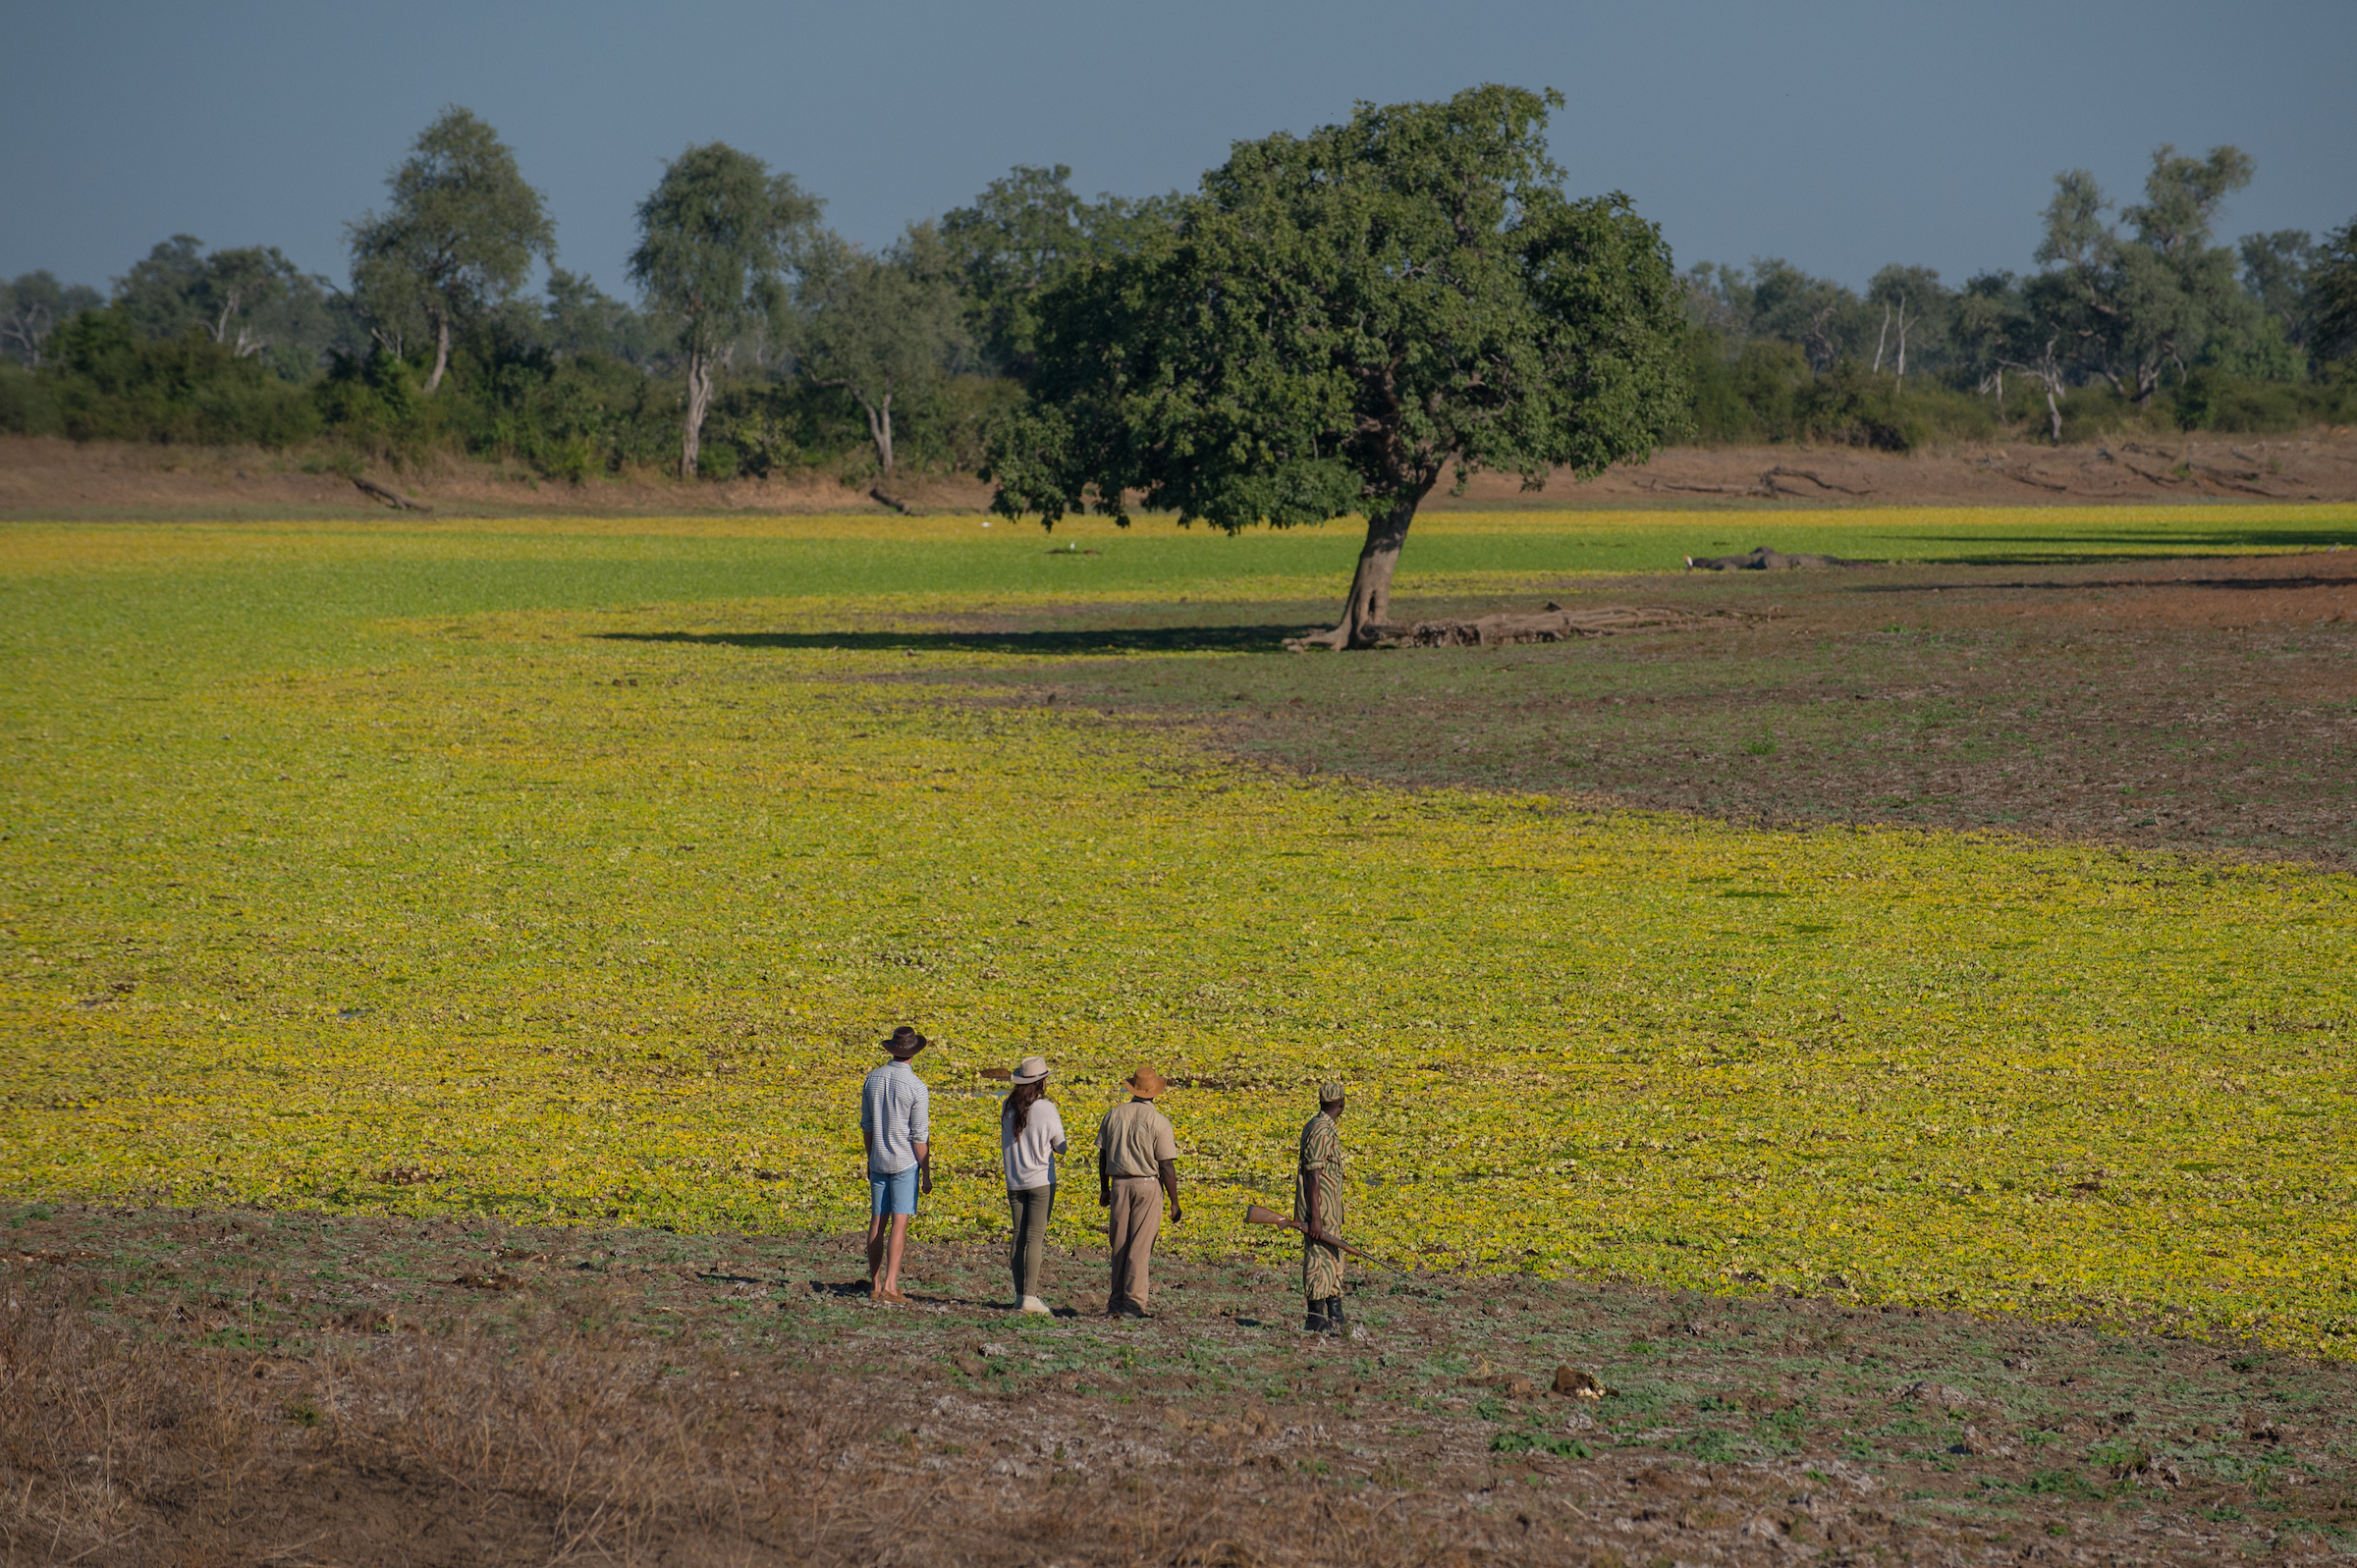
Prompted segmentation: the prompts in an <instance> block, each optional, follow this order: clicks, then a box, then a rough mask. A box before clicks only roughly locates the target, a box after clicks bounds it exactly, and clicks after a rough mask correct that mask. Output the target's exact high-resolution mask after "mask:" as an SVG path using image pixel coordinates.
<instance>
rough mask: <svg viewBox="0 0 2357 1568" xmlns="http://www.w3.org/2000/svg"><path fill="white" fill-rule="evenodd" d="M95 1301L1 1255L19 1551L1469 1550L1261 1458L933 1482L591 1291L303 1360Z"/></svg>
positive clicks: (140, 1554)
mask: <svg viewBox="0 0 2357 1568" xmlns="http://www.w3.org/2000/svg"><path fill="white" fill-rule="evenodd" d="M96 1295H97V1281H96V1279H95V1278H94V1277H93V1276H92V1275H91V1274H89V1273H86V1272H82V1271H77V1270H74V1269H71V1268H63V1269H60V1268H52V1267H47V1266H43V1265H39V1264H34V1265H31V1266H8V1267H0V1303H4V1308H0V1491H4V1493H5V1495H4V1496H0V1549H4V1550H5V1553H6V1560H8V1561H10V1562H17V1561H29V1562H51V1563H88V1564H92V1565H94V1568H106V1565H114V1564H143V1563H153V1562H180V1563H190V1564H207V1563H216V1562H219V1563H229V1562H290V1563H306V1562H307V1563H331V1562H377V1561H408V1562H412V1563H430V1562H511V1561H513V1562H574V1561H619V1562H653V1561H663V1562H683V1563H706V1562H710V1563H739V1562H792V1563H838V1562H846V1563H848V1562H859V1563H878V1564H890V1563H902V1562H908V1563H915V1562H924V1563H928V1564H932V1563H943V1562H959V1563H967V1564H988V1563H1001V1562H1005V1563H1016V1562H1033V1561H1043V1560H1054V1559H1056V1558H1057V1557H1060V1556H1061V1557H1064V1558H1067V1559H1069V1560H1071V1561H1075V1562H1079V1561H1086V1562H1124V1563H1147V1562H1151V1563H1170V1564H1198V1565H1204V1568H1211V1565H1231V1568H1233V1565H1242V1564H1253V1563H1265V1564H1280V1563H1284V1564H1292V1563H1299V1564H1318V1563H1329V1562H1331V1563H1360V1564H1394V1563H1397V1564H1403V1565H1404V1564H1421V1563H1427V1562H1432V1561H1436V1560H1448V1559H1449V1557H1450V1555H1451V1550H1454V1549H1455V1548H1451V1549H1450V1550H1443V1549H1441V1548H1440V1547H1439V1546H1438V1544H1437V1543H1436V1542H1434V1541H1431V1540H1429V1539H1427V1536H1428V1532H1420V1531H1419V1530H1418V1529H1417V1528H1416V1526H1415V1522H1414V1521H1412V1520H1410V1519H1407V1518H1403V1517H1398V1516H1396V1515H1395V1514H1394V1513H1393V1512H1392V1511H1391V1510H1389V1509H1387V1508H1386V1507H1385V1506H1382V1505H1374V1506H1370V1505H1367V1504H1364V1503H1361V1502H1359V1501H1356V1500H1354V1499H1351V1498H1347V1497H1340V1496H1336V1495H1333V1494H1332V1492H1331V1491H1330V1490H1329V1489H1327V1488H1321V1487H1315V1486H1310V1485H1306V1484H1304V1483H1301V1482H1298V1481H1295V1480H1293V1479H1291V1478H1287V1477H1283V1476H1279V1475H1274V1474H1272V1475H1268V1476H1266V1477H1261V1476H1246V1477H1245V1478H1244V1479H1245V1481H1246V1483H1247V1485H1246V1487H1243V1488H1240V1489H1239V1488H1237V1487H1204V1486H1202V1485H1201V1484H1200V1482H1198V1481H1189V1480H1183V1479H1181V1478H1178V1477H1172V1478H1170V1479H1169V1482H1168V1483H1167V1484H1162V1483H1158V1482H1156V1481H1155V1480H1153V1479H1149V1478H1130V1479H1127V1480H1124V1481H1122V1482H1117V1483H1115V1484H1113V1485H1111V1486H1108V1487H1074V1486H1071V1485H1069V1483H1068V1484H1065V1485H1059V1484H1058V1483H1057V1481H1055V1480H1053V1479H1051V1480H1049V1481H1048V1482H1046V1483H1045V1484H1038V1483H1025V1482H1012V1483H1009V1484H1007V1485H1004V1486H994V1485H990V1484H984V1483H977V1482H976V1481H975V1480H973V1479H972V1478H970V1477H967V1478H961V1479H953V1478H948V1477H943V1478H938V1479H937V1478H933V1477H929V1476H928V1475H927V1474H926V1473H925V1472H924V1470H923V1469H922V1468H921V1461H918V1460H917V1445H916V1443H915V1442H914V1441H913V1440H911V1439H908V1438H906V1437H903V1438H902V1439H901V1441H900V1442H899V1443H898V1444H895V1443H892V1442H890V1441H887V1442H886V1443H884V1444H883V1445H882V1447H881V1452H882V1454H884V1455H886V1456H891V1455H895V1454H904V1455H905V1457H906V1458H907V1459H908V1460H910V1461H912V1463H907V1464H900V1463H894V1462H892V1461H891V1459H890V1458H885V1459H881V1460H880V1459H878V1458H877V1457H876V1456H875V1449H874V1445H872V1444H871V1443H870V1441H869V1439H872V1438H874V1437H875V1436H876V1435H877V1433H876V1431H875V1426H876V1424H875V1422H874V1421H873V1420H872V1419H869V1418H867V1417H864V1416H863V1415H862V1413H861V1412H862V1404H861V1402H860V1401H859V1400H858V1399H857V1398H856V1397H855V1390H854V1389H851V1388H850V1387H847V1386H846V1385H845V1384H844V1383H843V1382H841V1381H839V1380H836V1379H826V1378H820V1377H812V1376H807V1375H804V1376H793V1375H781V1374H779V1373H778V1372H776V1371H774V1370H770V1369H768V1368H767V1367H765V1366H764V1365H763V1364H762V1363H760V1362H757V1361H754V1360H751V1359H749V1358H745V1359H740V1358H733V1357H729V1356H725V1355H719V1354H712V1353H703V1354H695V1353H687V1352H681V1351H678V1350H676V1349H667V1348H665V1347H659V1346H656V1345H654V1344H651V1343H649V1342H647V1341H644V1340H639V1339H634V1338H632V1337H630V1335H629V1334H628V1333H627V1332H626V1331H623V1330H620V1329H601V1328H599V1327H597V1326H596V1325H595V1319H596V1318H597V1317H598V1316H599V1312H598V1308H599V1307H600V1305H601V1303H600V1302H598V1301H597V1300H596V1299H595V1298H594V1297H591V1298H582V1299H576V1300H574V1301H571V1302H569V1303H567V1304H565V1306H564V1307H563V1308H561V1309H558V1310H552V1311H550V1312H547V1313H545V1314H541V1315H538V1316H537V1317H536V1318H531V1319H525V1320H521V1321H518V1320H505V1321H502V1322H499V1323H493V1322H489V1321H485V1319H484V1318H483V1317H482V1316H480V1315H477V1314H462V1315H460V1316H458V1317H456V1318H453V1319H450V1320H445V1321H441V1322H437V1323H435V1324H433V1325H427V1326H426V1327H425V1328H424V1330H423V1331H393V1332H375V1333H370V1332H366V1331H364V1329H363V1331H360V1332H356V1333H354V1334H351V1335H348V1336H344V1337H342V1338H340V1339H336V1340H332V1341H328V1342H325V1343H323V1344H321V1345H320V1346H319V1348H317V1349H315V1350H313V1351H311V1352H309V1353H307V1354H302V1355H292V1356H291V1355H284V1354H266V1355H256V1354H255V1353H254V1352H252V1351H251V1350H247V1349H241V1348H239V1347H237V1346H235V1345H225V1344H218V1343H215V1344H191V1343H180V1342H171V1341H168V1340H167V1341H158V1340H155V1339H151V1338H135V1337H133V1336H132V1335H130V1334H128V1333H126V1332H124V1331H121V1330H117V1329H110V1328H107V1327H104V1326H100V1325H98V1324H97V1322H96V1321H95V1319H94V1316H93V1312H92V1308H93V1307H94V1306H95V1305H96V1304H97V1303H96V1299H95V1298H96ZM214 1305H215V1307H216V1308H217V1307H218V1306H220V1303H218V1302H216V1303H214ZM173 1316H174V1317H175V1319H176V1321H177V1322H178V1323H179V1324H180V1325H183V1326H185V1327H188V1328H191V1329H201V1328H203V1327H204V1326H205V1325H206V1324H207V1323H208V1322H215V1321H217V1320H208V1319H207V1318H205V1317H204V1316H203V1312H202V1309H201V1308H200V1309H199V1311H198V1312H196V1313H191V1312H189V1311H188V1309H187V1307H186V1305H184V1306H182V1307H180V1308H178V1309H176V1310H175V1313H174V1315H173ZM398 1326H399V1325H397V1329H398ZM225 1331H227V1330H224V1329H222V1328H220V1327H213V1328H211V1329H210V1330H209V1331H208V1332H205V1333H203V1334H202V1335H201V1336H200V1337H208V1338H214V1339H218V1338H220V1337H222V1335H223V1334H224V1332H225ZM683 1354H685V1355H687V1356H688V1357H689V1362H688V1364H686V1365H682V1364H681V1361H680V1359H679V1358H680V1357H681V1356H682V1355H683ZM1272 1492H1275V1493H1278V1494H1279V1495H1278V1496H1276V1497H1271V1495H1270V1494H1271V1493H1272ZM1272 1503H1274V1504H1275V1506H1272V1505H1271V1504H1272ZM1529 1528H1530V1526H1529V1525H1528V1524H1527V1523H1524V1524H1520V1525H1516V1526H1514V1530H1515V1533H1516V1534H1517V1535H1527V1533H1528V1530H1529ZM1457 1555H1459V1556H1461V1555H1462V1553H1461V1551H1458V1552H1457Z"/></svg>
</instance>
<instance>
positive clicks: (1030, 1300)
mask: <svg viewBox="0 0 2357 1568" xmlns="http://www.w3.org/2000/svg"><path fill="white" fill-rule="evenodd" d="M1022 1310H1023V1311H1024V1312H1036V1313H1038V1314H1039V1315H1040V1316H1041V1317H1043V1318H1045V1317H1048V1316H1051V1314H1050V1313H1049V1311H1048V1304H1047V1303H1046V1302H1044V1301H1042V1300H1040V1299H1039V1298H1038V1297H1037V1296H1025V1297H1024V1298H1023V1305H1022Z"/></svg>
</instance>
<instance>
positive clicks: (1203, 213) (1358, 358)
mask: <svg viewBox="0 0 2357 1568" xmlns="http://www.w3.org/2000/svg"><path fill="white" fill-rule="evenodd" d="M1561 105H1562V97H1561V95H1559V94H1555V93H1548V94H1545V95H1544V96H1542V95H1541V94H1538V93H1534V92H1528V91H1524V90H1522V89H1519V88H1514V87H1501V86H1483V87H1476V88H1472V89H1470V90H1468V91H1465V92H1461V93H1458V94H1457V95H1456V96H1455V97H1453V98H1452V99H1450V100H1449V101H1447V102H1445V103H1411V104H1398V105H1394V106H1391V107H1388V108H1378V107H1376V106H1374V105H1361V106H1360V108H1359V109H1358V111H1357V112H1356V113H1355V114H1353V115H1352V116H1351V118H1350V121H1349V123H1348V124H1346V125H1340V126H1329V127H1326V128H1324V129H1321V130H1319V131H1316V132H1313V133H1311V134H1310V135H1306V136H1300V137H1295V136H1291V135H1277V136H1271V137H1269V138H1268V139H1266V140H1262V141H1251V142H1241V143H1238V144H1237V145H1236V147H1235V149H1234V152H1233V156H1231V157H1230V159H1229V160H1228V162H1227V163H1225V164H1224V165H1222V166H1221V167H1220V168H1218V169H1215V170H1213V171H1211V172H1210V173H1208V174H1206V175H1205V176H1204V178H1203V183H1202V189H1201V192H1200V194H1199V195H1197V196H1195V197H1193V198H1190V199H1189V200H1188V201H1187V202H1186V203H1184V206H1183V209H1182V211H1181V212H1180V213H1179V215H1178V221H1177V223H1176V224H1175V225H1174V226H1173V227H1172V228H1171V229H1170V230H1168V231H1167V232H1166V233H1164V234H1160V235H1156V236H1152V237H1149V238H1148V239H1147V240H1146V241H1145V243H1142V244H1141V245H1140V246H1139V248H1138V249H1136V250H1135V251H1133V252H1131V253H1129V254H1126V255H1122V256H1117V257H1114V258H1111V259H1108V260H1104V261H1101V262H1097V263H1095V264H1092V265H1090V266H1088V267H1086V268H1084V269H1082V270H1079V271H1076V272H1075V273H1073V274H1072V275H1071V276H1069V278H1067V279H1066V280H1065V281H1064V282H1063V283H1061V284H1059V285H1058V286H1057V287H1056V288H1055V289H1053V290H1051V291H1050V292H1049V294H1048V295H1047V296H1046V297H1044V298H1043V299H1042V300H1041V305H1040V318H1041V326H1040V337H1039V342H1040V359H1039V369H1038V374H1037V376H1036V377H1035V379H1034V381H1033V384H1032V389H1031V402H1030V404H1029V405H1028V406H1027V408H1026V410H1025V411H1024V412H1023V413H1022V414H1021V415H1019V416H1018V417H1017V418H1015V419H1014V420H1013V421H1011V423H1010V425H1009V426H1008V427H1007V429H1006V430H1005V431H1004V432H1003V433H1002V435H1001V437H1000V438H999V440H998V442H997V443H996V444H995V446H994V450H993V453H992V462H991V475H992V477H993V478H995V479H996V480H997V481H998V486H999V488H998V495H997V498H996V501H995V505H996V506H997V508H998V510H999V511H1000V512H1001V513H1002V514H1007V515H1010V516H1022V515H1028V514H1038V515H1039V516H1040V517H1041V518H1042V519H1043V520H1044V521H1046V522H1047V523H1048V524H1049V525H1051V526H1053V525H1054V523H1055V522H1056V520H1057V519H1058V518H1060V517H1062V516H1064V515H1065V514H1067V513H1069V512H1071V511H1075V510H1079V509H1081V508H1083V507H1093V508H1094V509H1095V510H1096V511H1098V512H1101V513H1105V514H1110V515H1113V516H1115V517H1116V518H1119V519H1122V520H1124V521H1125V520H1126V517H1127V507H1128V505H1129V502H1130V498H1132V497H1136V498H1139V499H1140V500H1141V501H1142V503H1143V505H1144V506H1146V507H1148V508H1151V509H1156V510H1163V509H1168V510H1172V511H1175V512H1177V513H1178V515H1179V517H1180V519H1181V520H1182V521H1192V520H1195V519H1198V518H1199V519H1201V520H1203V521H1206V522H1209V523H1211V524H1212V525H1214V526H1216V527H1219V528H1223V529H1226V530H1229V531H1230V532H1233V531H1236V530H1239V529H1242V528H1246V527H1249V526H1251V525H1253V524H1256V523H1268V524H1271V525H1273V526H1276V527H1288V526H1292V525H1295V524H1300V523H1308V522H1320V521H1324V520H1327V519H1329V518H1334V517H1341V516H1344V515H1349V514H1364V516H1365V517H1366V519H1367V529H1366V540H1365V543H1364V545H1363V546H1362V547H1361V549H1360V551H1359V557H1358V568H1357V572H1356V574H1355V575H1354V577H1353V579H1352V581H1351V585H1350V594H1349V598H1348V599H1347V601H1345V603H1344V605H1343V615H1342V618H1341V620H1340V622H1339V623H1338V624H1337V625H1336V626H1335V627H1334V628H1333V629H1332V630H1331V631H1329V632H1326V633H1323V634H1322V635H1320V636H1318V637H1316V638H1312V639H1309V640H1310V641H1312V642H1315V643H1318V644H1320V645H1322V646H1327V647H1333V648H1356V647H1365V646H1367V645H1369V644H1370V643H1372V642H1373V641H1374V640H1375V639H1376V637H1377V636H1378V635H1379V634H1380V631H1381V628H1382V627H1383V625H1384V623H1385V622H1386V621H1387V619H1388V616H1389V612H1390V604H1391V588H1392V575H1393V571H1394V569H1395V568H1396V567H1397V566H1398V559H1399V550H1400V546H1401V545H1402V544H1403V543H1404V542H1405V541H1406V538H1407V532H1408V526H1409V524H1410V523H1412V522H1413V521H1414V520H1415V515H1416V508H1417V507H1418V506H1419V505H1420V504H1422V502H1423V500H1424V498H1425V497H1426V496H1428V495H1430V494H1431V493H1432V489H1433V486H1435V485H1436V484H1438V483H1440V481H1441V478H1442V476H1443V475H1444V474H1448V473H1453V474H1454V475H1455V476H1456V477H1457V479H1458V480H1459V481H1460V482H1461V480H1462V479H1463V478H1464V477H1465V476H1466V475H1467V474H1469V473H1471V472H1473V471H1474V470H1477V469H1495V470H1507V471H1511V472H1515V473H1518V474H1520V475H1521V476H1522V478H1523V481H1524V483H1525V485H1526V486H1529V487H1533V488H1535V487H1537V486H1538V485H1540V484H1542V483H1544V482H1545V480H1546V478H1547V476H1548V475H1549V473H1550V472H1551V471H1553V470H1554V469H1556V468H1559V467H1567V468H1569V469H1571V470H1572V471H1573V472H1574V473H1576V474H1579V475H1581V476H1583V477H1584V476H1589V475H1593V474H1595V473H1597V472H1600V471H1601V470H1603V469H1604V468H1606V467H1607V466H1609V465H1611V464H1612V463H1614V462H1617V461H1619V460H1622V459H1625V458H1631V457H1636V456H1640V455H1643V454H1646V453H1649V452H1651V451H1652V450H1653V448H1654V447H1656V446H1657V445H1659V444H1661V443H1662V442H1664V441H1666V440H1668V439H1670V438H1671V437H1672V435H1674V434H1675V433H1677V432H1678V431H1679V430H1680V429H1681V428H1682V426H1683V423H1684V420H1685V405H1686V398H1685V382H1684V375H1685V371H1684V359H1683V355H1682V352H1681V335H1682V332H1683V324H1682V315H1681V306H1680V293H1679V287H1678V282H1677V278H1676V275H1675V273H1674V272H1673V271H1672V266H1671V261H1670V253H1669V249H1668V247H1667V246H1666V245H1665V244H1664V243H1663V242H1662V238H1661V234H1660V232H1659V230H1658V229H1656V228H1655V226H1654V225H1652V224H1650V223H1647V222H1645V221H1644V220H1642V219H1640V218H1638V217H1637V216H1636V214H1635V213H1634V212H1633V211H1632V210H1631V209H1630V206H1629V202H1628V198H1627V197H1625V196H1622V195H1619V194H1617V193H1616V194H1613V195H1608V196H1600V197H1596V198H1593V199H1589V200H1573V199H1570V198H1568V197H1566V196H1565V195H1564V194H1563V192H1562V170H1560V169H1558V168H1557V167H1556V166H1555V164H1554V163H1553V162H1552V161H1551V160H1550V159H1549V158H1548V156H1547V152H1546V147H1545V142H1544V133H1545V129H1546V123H1547V114H1548V110H1549V109H1550V108H1551V107H1561Z"/></svg>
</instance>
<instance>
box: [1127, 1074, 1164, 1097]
mask: <svg viewBox="0 0 2357 1568" xmlns="http://www.w3.org/2000/svg"><path fill="white" fill-rule="evenodd" d="M1124 1082H1126V1083H1127V1084H1128V1085H1129V1092H1130V1093H1131V1094H1133V1095H1135V1096H1137V1098H1138V1099H1140V1100H1154V1099H1158V1098H1160V1097H1161V1095H1162V1094H1163V1092H1164V1091H1165V1090H1167V1089H1169V1088H1170V1087H1171V1086H1170V1085H1169V1084H1167V1083H1164V1082H1163V1081H1162V1074H1161V1073H1158V1072H1156V1071H1155V1070H1154V1069H1153V1068H1151V1067H1140V1068H1138V1069H1137V1071H1135V1072H1133V1073H1131V1074H1130V1075H1129V1076H1128V1077H1127V1078H1126V1079H1125V1080H1124Z"/></svg>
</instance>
